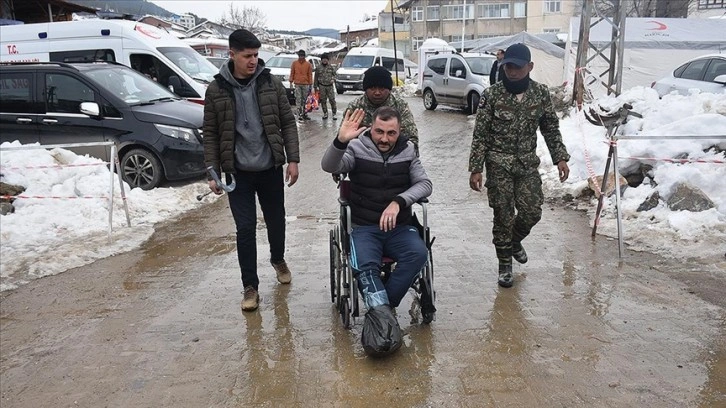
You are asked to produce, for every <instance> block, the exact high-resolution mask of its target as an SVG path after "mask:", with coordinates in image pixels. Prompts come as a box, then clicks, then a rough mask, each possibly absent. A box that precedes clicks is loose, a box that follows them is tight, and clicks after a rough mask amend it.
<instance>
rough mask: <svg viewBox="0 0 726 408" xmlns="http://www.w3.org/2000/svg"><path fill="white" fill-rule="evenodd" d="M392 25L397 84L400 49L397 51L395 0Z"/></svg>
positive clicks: (394, 69) (394, 68) (394, 70)
mask: <svg viewBox="0 0 726 408" xmlns="http://www.w3.org/2000/svg"><path fill="white" fill-rule="evenodd" d="M391 27H393V72H395V75H396V85H398V51H396V15H395V14H394V12H393V0H391Z"/></svg>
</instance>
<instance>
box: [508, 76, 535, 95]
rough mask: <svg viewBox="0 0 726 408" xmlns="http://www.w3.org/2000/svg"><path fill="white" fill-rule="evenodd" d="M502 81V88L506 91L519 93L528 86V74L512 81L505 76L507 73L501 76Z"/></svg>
mask: <svg viewBox="0 0 726 408" xmlns="http://www.w3.org/2000/svg"><path fill="white" fill-rule="evenodd" d="M502 83H503V84H504V88H505V89H506V90H507V91H508V92H510V93H513V94H515V95H519V94H521V93H522V92H524V91H526V90H527V89H528V88H529V74H527V76H526V77H524V78H522V79H520V80H518V81H512V80H510V79H509V78H507V75H504V77H503V78H502Z"/></svg>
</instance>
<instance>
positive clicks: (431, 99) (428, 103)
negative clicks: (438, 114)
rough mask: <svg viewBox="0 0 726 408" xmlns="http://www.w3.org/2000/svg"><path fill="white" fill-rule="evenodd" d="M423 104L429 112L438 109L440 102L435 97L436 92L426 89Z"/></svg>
mask: <svg viewBox="0 0 726 408" xmlns="http://www.w3.org/2000/svg"><path fill="white" fill-rule="evenodd" d="M423 103H424V108H426V109H428V110H434V109H436V106H437V105H438V102H436V97H435V96H434V92H433V91H432V90H431V89H426V90H425V91H424V94H423Z"/></svg>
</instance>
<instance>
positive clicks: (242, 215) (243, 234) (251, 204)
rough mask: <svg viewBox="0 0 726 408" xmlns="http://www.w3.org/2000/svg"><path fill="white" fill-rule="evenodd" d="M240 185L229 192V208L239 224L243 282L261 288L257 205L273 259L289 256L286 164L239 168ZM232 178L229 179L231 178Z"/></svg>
mask: <svg viewBox="0 0 726 408" xmlns="http://www.w3.org/2000/svg"><path fill="white" fill-rule="evenodd" d="M235 179H236V180H237V187H235V189H234V190H232V192H230V193H229V194H228V195H229V208H230V210H232V217H234V223H235V225H236V226H237V259H238V261H239V266H240V269H241V271H242V285H243V286H245V287H246V286H252V287H254V288H255V289H257V287H258V285H259V283H260V280H259V278H258V276H257V205H256V204H255V195H257V198H258V200H259V201H260V207H261V208H262V216H263V218H264V219H265V225H266V226H267V241H268V242H269V243H270V262H272V263H275V264H277V263H280V262H282V261H283V260H284V259H285V191H284V180H283V175H282V166H277V167H272V168H271V169H269V170H264V171H237V172H236V173H235ZM227 182H229V180H228V181H227Z"/></svg>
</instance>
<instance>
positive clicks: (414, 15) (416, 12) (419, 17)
mask: <svg viewBox="0 0 726 408" xmlns="http://www.w3.org/2000/svg"><path fill="white" fill-rule="evenodd" d="M423 19H424V13H423V7H414V8H413V10H411V21H423Z"/></svg>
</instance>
